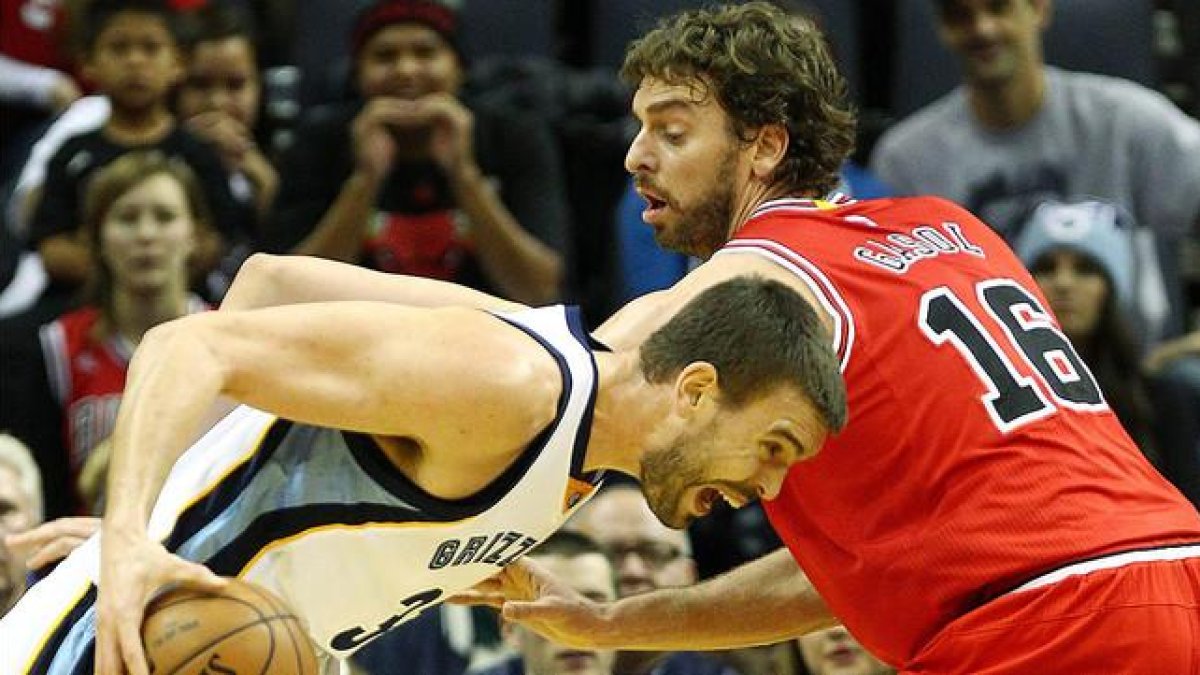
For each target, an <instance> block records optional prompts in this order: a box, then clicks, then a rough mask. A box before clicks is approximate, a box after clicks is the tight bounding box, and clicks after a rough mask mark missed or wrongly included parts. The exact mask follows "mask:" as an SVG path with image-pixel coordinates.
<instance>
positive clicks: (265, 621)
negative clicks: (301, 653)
mask: <svg viewBox="0 0 1200 675" xmlns="http://www.w3.org/2000/svg"><path fill="white" fill-rule="evenodd" d="M295 618H296V617H295V616H294V615H291V614H272V615H271V616H267V617H263V618H262V619H255V620H254V621H252V622H250V623H247V624H244V625H242V626H238V627H237V628H234V629H233V630H230V631H228V632H225V633H222V634H221V635H218V636H216V637H215V638H213V639H212V640H210V641H209V642H207V643H205V644H204V645H201V646H199V647H197V648H196V649H195V650H193V652H192V653H190V654H188V655H187V656H186V657H185V658H183V659H182V660H181V661H180V662H179V665H177V666H176V667H175V669H174V670H172V671H171V672H169V673H167V675H177V673H179V672H180V670H181V669H183V668H184V667H185V666H187V665H189V664H190V663H191V662H192V661H193V660H195V659H196V657H197V656H203V655H204V653H205V652H207V651H209V650H211V649H212V648H213V647H215V646H217V645H219V644H221V643H222V642H224V641H225V640H228V639H229V638H231V637H233V636H235V635H237V634H238V633H242V632H244V631H247V630H250V629H251V628H254V627H256V626H264V627H265V628H266V629H267V632H268V633H269V634H271V643H272V647H271V651H269V652H268V654H267V659H266V664H268V665H269V664H270V663H271V655H272V654H273V653H274V642H275V637H274V629H273V628H271V625H270V624H271V622H272V621H287V620H288V619H292V620H295ZM264 668H265V666H264ZM263 672H266V671H265V670H264V671H263Z"/></svg>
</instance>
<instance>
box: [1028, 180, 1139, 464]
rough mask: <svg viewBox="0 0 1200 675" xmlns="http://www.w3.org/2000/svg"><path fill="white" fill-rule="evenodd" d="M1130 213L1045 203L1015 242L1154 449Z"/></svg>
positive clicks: (1104, 386)
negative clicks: (1136, 317) (1134, 309)
mask: <svg viewBox="0 0 1200 675" xmlns="http://www.w3.org/2000/svg"><path fill="white" fill-rule="evenodd" d="M1125 220H1127V219H1123V218H1121V217H1120V215H1119V211H1118V209H1116V208H1115V207H1113V206H1112V205H1110V204H1104V203H1100V202H1082V203H1078V204H1062V203H1058V202H1045V203H1043V204H1041V205H1039V206H1038V207H1037V208H1036V209H1034V211H1033V213H1032V216H1031V217H1030V218H1029V219H1028V221H1027V224H1026V225H1024V226H1023V228H1022V232H1021V235H1020V237H1019V238H1018V239H1017V241H1016V243H1015V246H1014V248H1015V249H1016V251H1017V255H1019V256H1020V258H1021V261H1022V262H1024V263H1025V265H1026V266H1027V267H1028V268H1029V270H1030V271H1031V272H1033V277H1034V279H1035V280H1036V281H1037V283H1038V286H1040V287H1041V289H1042V293H1044V294H1045V296H1046V300H1047V301H1048V302H1049V303H1050V309H1052V310H1053V311H1054V315H1055V316H1056V317H1057V318H1058V321H1059V324H1060V325H1061V326H1062V330H1063V333H1065V334H1066V336H1067V337H1068V338H1070V339H1071V343H1072V344H1073V345H1075V349H1076V350H1077V351H1078V352H1079V355H1080V356H1081V357H1083V360H1084V362H1085V363H1086V364H1087V366H1088V368H1089V369H1090V370H1091V371H1092V374H1093V375H1095V377H1096V382H1097V384H1099V385H1100V390H1101V391H1103V392H1104V397H1105V399H1107V400H1108V403H1109V405H1110V406H1111V407H1112V409H1113V411H1114V412H1116V414H1117V417H1118V418H1119V419H1120V420H1121V424H1122V425H1123V426H1124V427H1125V430H1126V431H1128V432H1129V435H1130V436H1132V437H1133V439H1134V440H1135V441H1136V442H1137V443H1138V446H1139V447H1141V448H1142V450H1143V451H1146V450H1147V449H1149V448H1151V447H1153V441H1152V437H1151V431H1152V428H1153V424H1152V422H1151V410H1150V396H1149V393H1148V390H1147V387H1146V383H1145V380H1144V378H1143V377H1142V375H1141V353H1140V351H1139V345H1138V344H1137V340H1136V337H1135V336H1134V334H1133V329H1132V327H1131V326H1130V324H1129V318H1128V317H1129V316H1130V315H1129V313H1128V310H1129V307H1130V305H1131V303H1132V300H1133V297H1132V296H1133V283H1134V279H1133V277H1134V252H1133V239H1132V236H1133V233H1132V231H1131V230H1132V227H1131V226H1130V225H1129V224H1128V223H1126V222H1124V221H1125ZM1148 454H1153V453H1148Z"/></svg>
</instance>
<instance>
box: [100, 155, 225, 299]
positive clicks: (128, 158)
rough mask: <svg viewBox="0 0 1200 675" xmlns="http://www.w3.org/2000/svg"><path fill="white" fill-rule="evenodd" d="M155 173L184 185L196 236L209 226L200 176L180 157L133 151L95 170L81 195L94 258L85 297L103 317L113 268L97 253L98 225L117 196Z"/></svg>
mask: <svg viewBox="0 0 1200 675" xmlns="http://www.w3.org/2000/svg"><path fill="white" fill-rule="evenodd" d="M158 174H166V175H168V176H170V177H171V178H174V179H175V181H176V182H178V183H179V185H180V187H182V188H183V194H184V196H185V197H186V198H187V202H188V211H189V215H191V217H192V222H193V224H194V225H195V227H196V232H195V234H196V236H197V238H200V237H201V235H203V234H204V233H205V231H206V230H207V229H208V228H210V227H212V216H211V214H210V211H209V208H208V202H207V201H206V200H205V196H204V189H203V188H202V187H201V185H200V179H199V178H197V177H196V173H195V172H194V171H192V169H191V167H189V166H188V165H187V163H185V162H184V161H183V160H181V159H178V158H174V157H168V156H167V155H165V154H164V153H163V152H162V151H160V150H135V151H133V152H127V153H125V154H124V155H121V156H120V157H118V158H116V159H114V160H113V161H111V162H109V163H108V164H106V165H105V166H104V167H102V168H101V169H99V170H98V171H96V173H95V175H93V176H92V177H91V179H90V180H89V181H88V184H87V191H86V193H85V194H84V197H83V214H82V221H83V230H84V232H85V233H86V235H87V237H88V245H89V247H90V248H91V252H92V261H93V273H92V278H91V279H90V280H89V282H88V286H87V288H86V289H85V293H86V295H87V298H88V300H89V301H90V302H92V303H94V304H96V305H98V306H99V307H100V308H101V310H102V311H103V312H104V313H105V316H108V315H109V312H110V311H111V309H112V285H113V279H112V270H110V269H108V267H107V266H106V265H105V264H104V257H103V256H102V255H101V254H100V228H102V227H103V226H104V219H105V218H106V217H108V212H109V211H110V210H112V207H113V204H115V203H116V202H117V200H118V199H120V198H121V197H122V196H123V195H124V194H125V193H126V192H129V191H130V190H132V189H133V188H135V187H137V186H138V185H141V184H142V183H143V182H145V181H146V179H148V178H150V177H152V176H157V175H158Z"/></svg>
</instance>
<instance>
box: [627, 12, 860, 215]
mask: <svg viewBox="0 0 1200 675" xmlns="http://www.w3.org/2000/svg"><path fill="white" fill-rule="evenodd" d="M621 76H622V77H623V78H624V79H625V80H626V81H627V82H629V83H630V84H632V85H633V86H637V85H638V84H639V83H640V82H641V81H642V80H643V79H645V78H647V77H653V78H655V79H658V80H662V81H664V82H667V83H670V84H684V83H688V82H692V81H698V82H699V83H700V84H701V85H702V86H703V87H705V88H706V89H707V91H708V92H711V93H712V94H713V95H715V96H716V100H717V102H718V103H720V104H721V106H722V107H723V108H724V109H725V111H726V112H727V113H728V114H729V116H730V118H731V119H732V121H733V125H734V129H733V132H734V134H735V135H736V136H737V137H738V138H739V139H740V140H742V141H743V142H744V141H748V140H749V139H750V138H751V137H752V134H753V132H754V131H755V130H756V129H758V128H761V127H763V126H765V125H768V124H779V125H782V126H784V127H785V128H786V129H787V132H788V136H789V138H790V141H791V142H790V144H789V147H788V150H787V155H786V156H785V157H784V160H783V162H782V163H781V164H780V165H779V167H778V168H777V169H776V170H775V176H774V181H775V182H776V183H777V184H781V185H784V186H785V187H786V188H787V189H788V191H789V192H804V193H815V194H818V195H820V194H824V193H826V192H829V191H830V190H832V189H833V188H834V187H836V186H837V184H838V172H839V171H840V169H841V166H842V163H843V162H844V161H845V160H846V157H847V156H848V155H849V154H850V152H851V151H852V150H853V149H854V129H855V113H854V110H853V108H852V107H851V105H850V103H849V101H848V97H847V86H846V80H845V78H843V77H842V76H841V74H840V73H839V72H838V70H837V67H836V66H835V65H834V62H833V57H832V56H830V53H829V48H828V45H827V44H826V42H825V37H824V36H823V35H822V34H821V32H820V31H819V30H818V29H817V28H816V26H815V25H814V24H813V23H812V22H811V21H809V20H808V19H806V18H803V17H801V16H797V15H790V14H788V13H786V12H784V11H783V10H781V9H779V8H778V7H775V6H773V5H770V4H768V3H765V2H751V3H747V4H744V5H735V6H728V7H721V8H717V9H711V10H696V11H691V12H685V13H682V14H679V15H677V16H674V17H670V18H667V19H664V20H663V21H661V22H660V23H659V25H658V27H657V28H655V29H654V30H652V31H651V32H649V33H647V34H646V35H645V36H643V37H642V38H641V39H639V40H637V41H635V42H634V43H633V45H632V46H631V47H630V49H629V52H628V54H627V55H626V56H625V64H624V65H623V66H622V68H621Z"/></svg>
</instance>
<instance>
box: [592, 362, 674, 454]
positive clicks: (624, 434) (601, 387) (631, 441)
mask: <svg viewBox="0 0 1200 675" xmlns="http://www.w3.org/2000/svg"><path fill="white" fill-rule="evenodd" d="M596 372H597V377H598V378H599V383H598V386H597V387H596V406H595V409H594V411H593V415H592V430H591V440H590V441H589V443H588V449H587V457H586V458H585V459H584V469H585V470H588V471H593V470H596V469H614V470H617V471H620V472H622V473H627V474H629V475H632V476H636V475H638V471H639V467H640V464H641V451H642V448H643V447H645V446H646V445H647V444H648V439H649V437H650V436H651V435H652V433H653V432H654V430H655V428H656V427H657V426H658V425H659V423H660V422H661V421H662V420H663V419H664V417H666V413H667V407H668V406H669V404H670V402H669V399H668V398H667V397H665V396H663V395H662V390H663V388H668V389H669V387H670V385H669V384H662V385H650V384H648V383H647V382H646V380H645V378H644V377H642V371H641V366H640V363H639V361H638V355H637V352H636V351H624V352H617V353H611V354H610V353H600V354H596Z"/></svg>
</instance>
